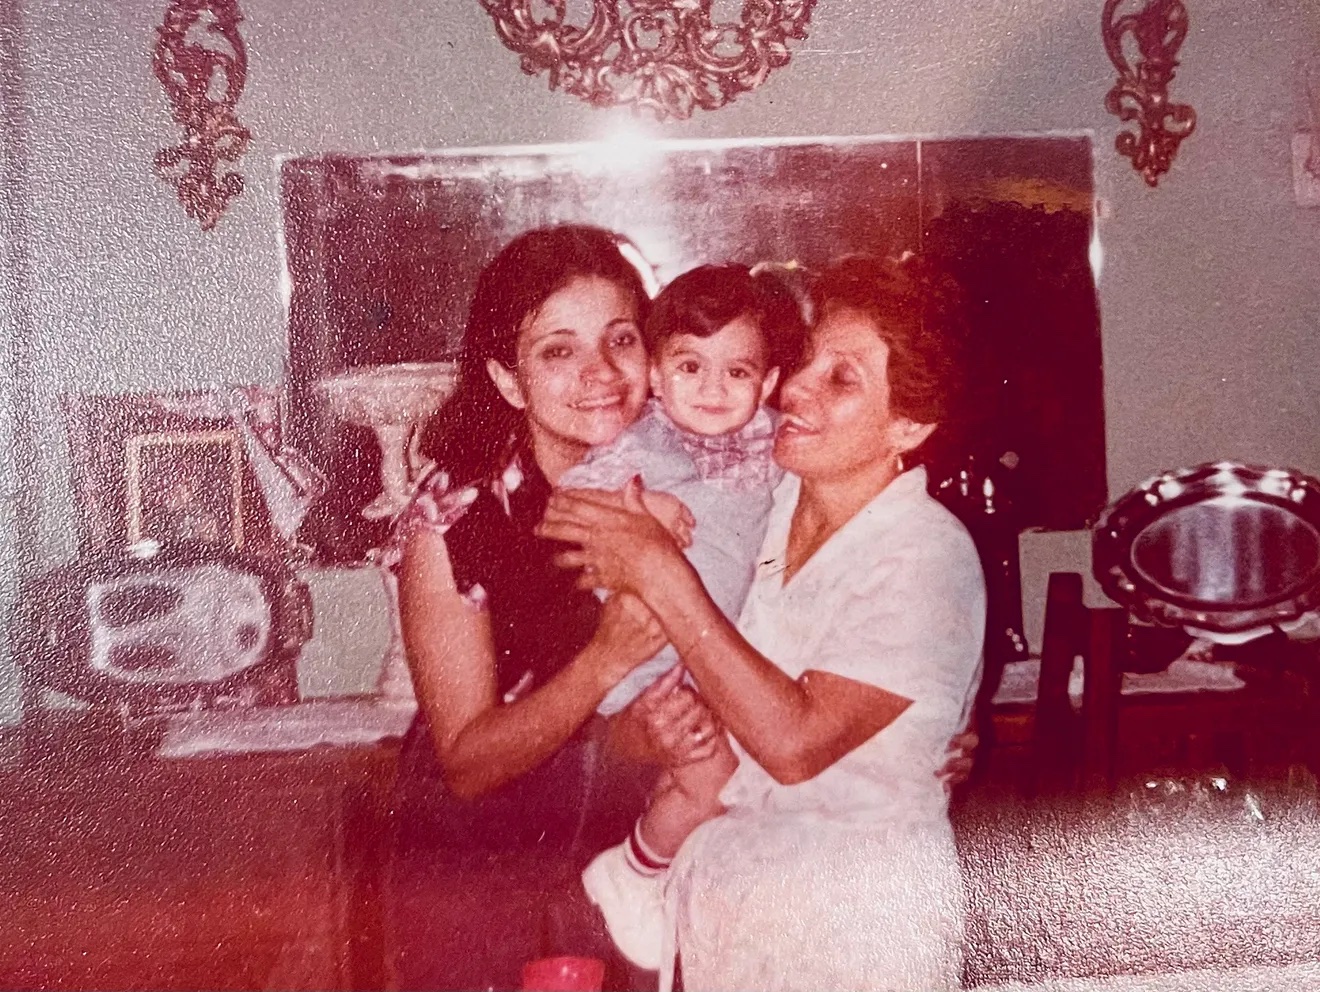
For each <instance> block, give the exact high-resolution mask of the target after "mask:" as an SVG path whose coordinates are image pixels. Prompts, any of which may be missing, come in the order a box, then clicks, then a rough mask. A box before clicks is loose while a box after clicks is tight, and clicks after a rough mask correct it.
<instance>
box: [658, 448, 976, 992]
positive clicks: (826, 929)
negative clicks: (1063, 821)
mask: <svg viewBox="0 0 1320 992" xmlns="http://www.w3.org/2000/svg"><path fill="white" fill-rule="evenodd" d="M799 493H800V482H799V481H798V479H796V478H794V477H792V476H789V477H787V478H786V479H785V480H784V481H783V482H782V483H781V484H780V486H779V487H778V489H777V490H776V492H775V507H774V510H773V512H772V513H771V517H770V525H769V531H768V533H767V536H766V540H765V544H764V545H763V553H762V555H761V557H760V559H759V562H760V565H759V569H758V574H757V576H756V580H755V582H754V584H753V586H752V591H751V594H750V596H749V597H748V600H747V604H746V606H745V607H744V609H743V612H742V618H741V621H740V623H739V626H740V628H741V630H742V633H743V635H744V636H745V637H746V638H747V639H748V640H749V641H750V642H751V643H752V644H753V645H754V646H755V647H756V648H757V649H758V650H759V651H760V652H761V653H762V654H764V655H765V657H766V658H768V659H769V660H770V661H772V662H773V663H774V664H776V665H778V666H779V667H780V668H781V669H783V670H784V672H786V673H787V674H788V675H790V676H793V677H794V678H796V677H798V676H800V675H801V674H802V673H803V672H806V671H821V672H832V673H834V674H836V675H841V676H845V677H847V678H850V679H855V680H857V681H859V682H865V683H868V684H870V685H875V686H878V687H880V688H882V689H886V690H888V691H889V692H893V693H897V694H898V695H900V696H905V697H906V698H908V699H910V700H912V705H910V706H909V707H908V708H907V709H906V710H904V711H903V713H902V715H900V716H899V717H898V719H897V720H895V721H894V722H893V723H891V724H890V725H889V726H887V727H885V728H884V729H883V730H881V731H880V732H879V733H877V734H876V735H875V736H874V737H872V738H871V739H870V740H869V741H867V742H865V743H864V744H862V745H861V746H859V747H857V748H856V749H854V750H853V751H851V752H850V753H848V754H846V755H844V756H843V757H842V758H840V759H839V760H838V761H837V762H835V763H834V764H833V765H831V766H830V767H829V768H826V769H825V770H824V771H822V772H821V773H820V774H819V775H817V776H816V777H814V778H812V779H810V780H808V781H806V782H802V783H800V784H798V785H780V784H779V783H777V782H776V781H775V780H774V779H773V778H771V776H770V775H769V774H768V773H767V772H766V771H765V769H763V768H761V766H759V765H758V764H757V763H756V762H755V761H753V760H752V758H751V757H750V756H749V755H748V754H747V753H746V751H744V750H743V749H742V748H741V747H740V746H738V745H737V744H736V742H735V745H734V746H735V750H736V751H737V753H738V756H739V758H740V760H741V763H740V764H739V766H738V769H737V771H736V772H735V773H734V775H733V777H732V778H731V779H730V780H729V782H728V783H727V785H726V786H725V788H724V792H723V793H722V796H721V798H722V799H723V800H724V802H725V803H726V805H727V806H728V807H729V810H728V812H727V813H726V814H725V815H723V816H720V817H717V818H716V819H714V820H711V821H709V822H707V823H705V824H703V825H702V826H701V827H700V828H698V829H697V830H696V831H695V832H694V833H693V834H692V836H691V837H689V838H688V840H687V842H686V843H685V844H684V845H683V848H682V849H681V850H680V851H679V853H678V856H677V857H676V858H675V860H674V864H673V868H672V869H671V871H670V873H669V879H668V885H667V889H666V909H667V914H668V921H667V922H668V938H669V940H671V941H673V942H674V944H673V946H674V947H676V949H677V950H678V951H679V953H680V954H681V956H682V962H683V979H684V986H685V987H686V988H689V989H691V990H693V992H724V990H728V992H732V990H735V989H760V990H762V992H806V990H812V992H830V990H834V992H845V990H846V992H933V990H952V989H957V988H958V987H959V975H960V968H961V959H962V917H963V912H964V905H965V901H964V895H963V885H962V878H961V873H960V870H959V865H958V853H957V849H956V847H955V845H954V840H953V832H952V828H951V827H950V825H949V820H948V815H947V802H948V801H947V798H946V796H945V793H944V788H943V786H942V785H941V783H940V782H939V781H938V779H937V777H936V773H937V771H938V769H939V768H940V766H941V765H942V764H943V762H944V761H945V754H946V750H947V748H948V744H949V739H950V738H951V737H952V736H953V735H954V734H955V733H956V732H958V731H959V730H960V729H961V728H962V726H963V725H964V723H965V721H966V717H967V715H968V712H969V710H970V707H971V704H972V702H973V700H974V698H975V693H976V686H977V682H978V679H979V675H980V669H981V647H982V641H983V635H984V625H985V580H984V577H983V575H982V571H981V563H980V559H979V557H978V555H977V553H976V548H975V547H974V545H973V544H972V540H971V537H970V536H969V535H968V533H967V531H966V530H965V529H964V528H963V526H962V525H961V524H960V523H959V522H958V521H957V519H956V518H955V517H954V516H953V515H952V514H951V513H949V512H948V511H947V510H946V509H944V507H942V506H941V505H940V504H939V503H937V502H936V501H935V500H934V499H932V498H931V497H930V496H929V495H927V493H926V473H925V471H924V470H920V469H918V470H914V471H911V472H907V473H905V474H904V475H901V476H899V477H898V478H897V479H895V480H894V481H893V482H892V483H890V485H889V486H888V487H887V488H886V489H885V490H884V491H883V492H881V493H880V494H879V495H878V496H876V497H875V499H874V500H872V501H871V502H870V503H869V504H868V505H867V506H866V508H865V509H863V510H862V511H861V512H860V513H859V514H858V515H857V516H856V517H854V518H853V519H852V520H851V521H849V522H848V523H847V524H846V525H845V526H844V527H843V528H841V529H840V530H839V531H838V532H837V533H835V534H834V535H833V536H832V537H830V539H829V540H828V541H826V543H825V544H824V546H822V547H821V548H820V550H818V551H817V552H816V554H815V555H813V556H812V557H811V558H810V559H809V560H808V561H807V562H806V563H805V564H804V565H803V566H802V568H801V569H800V570H799V571H798V572H797V573H796V574H795V575H794V576H793V578H792V579H791V580H790V581H789V582H788V583H787V585H785V584H784V582H783V570H784V553H785V550H786V548H787V545H788V528H789V524H790V523H791V521H792V517H793V511H794V509H795V508H796V507H797V502H798V496H799ZM665 960H667V961H671V960H673V956H672V955H666V956H665ZM671 980H672V973H671V972H670V970H669V969H666V970H665V972H664V973H663V974H662V976H661V988H662V989H666V988H670V987H671V984H670V982H671Z"/></svg>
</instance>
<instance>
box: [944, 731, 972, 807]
mask: <svg viewBox="0 0 1320 992" xmlns="http://www.w3.org/2000/svg"><path fill="white" fill-rule="evenodd" d="M980 743H981V738H980V736H979V735H978V734H977V733H976V731H975V730H973V729H972V728H971V727H964V728H963V729H962V731H961V732H960V733H959V734H957V735H956V736H955V737H954V738H953V740H951V741H949V749H948V750H947V751H945V753H944V755H945V756H944V765H943V766H942V767H941V768H940V770H939V771H938V772H937V773H936V775H937V777H938V778H939V780H940V781H941V782H943V783H944V789H945V791H946V792H952V791H953V790H954V789H956V788H957V787H958V786H960V785H962V784H963V783H964V782H966V781H967V780H968V779H969V778H970V777H971V775H972V768H973V766H974V765H975V764H976V749H977V747H978V746H979V745H980Z"/></svg>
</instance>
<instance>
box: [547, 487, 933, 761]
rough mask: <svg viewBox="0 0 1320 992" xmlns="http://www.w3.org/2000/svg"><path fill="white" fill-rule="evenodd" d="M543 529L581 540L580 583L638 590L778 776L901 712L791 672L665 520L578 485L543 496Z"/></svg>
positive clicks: (876, 695)
mask: <svg viewBox="0 0 1320 992" xmlns="http://www.w3.org/2000/svg"><path fill="white" fill-rule="evenodd" d="M541 532H542V533H543V534H544V535H545V536H547V537H553V538H555V539H558V540H562V541H566V542H569V543H573V544H578V545H580V546H581V551H572V552H566V553H565V554H563V555H561V556H560V561H561V563H562V564H564V565H566V566H581V565H586V566H588V567H589V568H590V569H591V572H590V575H589V576H584V581H585V582H589V583H597V584H600V585H603V586H606V587H608V588H614V589H628V590H632V591H635V592H636V593H637V594H638V595H640V596H642V597H643V598H644V599H645V600H646V603H647V605H648V606H649V607H650V608H651V610H652V611H653V612H654V613H655V615H656V617H657V618H658V619H659V621H660V624H661V626H662V627H663V628H664V631H665V634H666V636H667V637H668V639H669V640H670V642H671V643H672V644H673V645H674V646H675V648H676V649H677V650H678V653H679V654H680V656H681V657H682V658H683V662H684V664H685V665H686V666H687V668H688V670H689V671H691V672H692V674H693V676H694V677H695V678H696V680H697V684H698V685H699V686H700V688H701V693H702V696H703V698H704V699H705V701H706V703H707V704H708V705H709V706H710V708H711V709H712V710H713V711H714V713H715V715H716V716H718V717H719V719H720V720H721V721H722V722H723V724H724V725H725V726H726V727H727V728H728V730H729V731H730V732H731V733H732V734H733V735H734V737H736V738H737V739H738V741H739V743H741V744H742V745H743V747H744V748H746V749H747V752H748V753H749V754H750V755H751V756H752V757H753V758H754V759H755V760H756V761H757V762H758V763H759V764H760V765H761V766H762V767H764V768H765V769H766V771H767V772H769V773H770V774H771V775H772V776H774V777H775V778H776V779H777V780H779V781H781V782H785V783H792V782H802V781H805V780H807V779H809V778H812V777H814V776H815V775H817V774H819V773H820V772H821V771H823V770H824V769H825V768H828V767H829V766H830V765H831V764H833V763H834V762H835V761H837V760H838V759H839V758H841V757H842V756H843V755H845V754H847V753H848V752H849V751H851V750H852V749H853V748H855V747H857V746H858V745H860V744H862V743H864V742H865V741H866V740H868V739H869V738H871V737H872V736H874V735H875V734H876V733H878V732H879V731H881V730H883V729H884V728H885V727H887V726H888V725H889V724H890V723H892V722H893V721H894V720H896V719H898V717H899V716H901V715H902V713H903V711H904V710H906V709H907V707H908V706H909V705H911V702H912V700H911V699H909V698H907V697H904V696H899V695H896V694H894V693H892V692H888V691H886V690H884V689H880V688H877V687H876V686H873V685H869V684H867V683H865V682H860V681H857V680H855V679H852V678H846V677H843V676H840V675H837V674H833V673H829V672H823V671H808V672H806V673H805V674H803V676H802V677H801V678H798V679H794V678H790V677H789V676H788V675H786V674H784V672H783V671H781V670H780V669H779V668H778V667H777V666H776V665H774V664H773V663H772V662H771V661H769V660H768V659H767V658H765V657H764V656H763V655H762V654H761V653H760V652H759V651H757V650H756V649H755V648H754V647H752V646H751V645H750V644H749V643H748V642H747V641H746V640H745V639H744V638H743V637H742V635H741V634H739V633H738V631H737V629H736V628H735V627H734V625H733V624H732V623H730V622H729V621H728V620H727V619H726V618H725V617H724V615H723V613H721V612H720V610H719V608H718V607H717V606H716V605H715V603H714V602H713V601H712V600H711V599H710V597H709V595H707V593H706V590H705V587H704V586H703V585H702V582H701V579H700V577H699V576H698V575H697V573H696V571H695V570H694V569H693V568H692V566H691V564H690V563H689V562H688V561H687V559H686V558H685V557H684V556H683V555H682V553H681V552H680V551H679V550H678V548H677V547H676V545H675V544H674V542H673V541H672V539H670V538H669V537H668V535H667V534H666V533H665V531H664V529H663V527H662V526H661V525H660V524H659V523H658V522H657V521H655V520H654V518H652V517H651V516H650V515H649V514H647V513H645V512H640V505H633V506H632V507H631V508H626V507H620V506H619V505H618V503H617V502H616V501H610V500H606V499H603V498H600V497H597V496H596V495H595V494H592V493H586V492H578V493H573V494H567V493H565V494H560V495H558V496H556V497H555V498H554V499H553V500H552V501H551V507H550V510H549V512H548V513H547V514H546V519H545V523H544V524H543V526H542V529H541Z"/></svg>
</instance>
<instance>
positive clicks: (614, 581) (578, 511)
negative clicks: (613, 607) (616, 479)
mask: <svg viewBox="0 0 1320 992" xmlns="http://www.w3.org/2000/svg"><path fill="white" fill-rule="evenodd" d="M537 534H538V535H539V536H541V537H546V538H550V539H552V540H556V541H563V542H564V543H565V544H575V545H578V547H577V549H576V550H573V551H565V552H563V553H562V554H560V555H557V556H556V558H555V562H556V563H557V564H558V565H560V566H561V567H563V568H581V569H582V576H581V578H580V579H579V580H578V585H579V586H580V587H581V588H584V589H611V590H627V591H629V592H634V593H638V594H640V592H641V589H642V587H643V586H644V585H645V584H646V582H647V581H648V580H652V581H654V578H655V575H656V573H657V571H658V569H660V568H661V567H662V566H663V565H664V564H666V563H669V562H672V561H679V562H684V561H685V559H683V556H682V552H681V551H680V550H679V547H678V544H677V543H676V542H675V540H674V537H673V535H671V534H670V532H669V531H668V530H667V529H666V528H665V525H664V524H663V523H661V522H660V521H659V520H657V519H656V518H655V517H654V516H653V515H652V514H651V513H650V512H648V510H647V508H646V503H645V501H644V499H643V496H642V488H641V484H640V483H639V481H638V480H637V479H632V480H630V481H629V482H628V484H627V485H626V486H624V488H623V494H622V505H620V501H619V498H618V497H617V496H616V495H615V494H613V493H601V492H598V491H595V490H590V489H580V490H563V491H561V492H558V493H555V495H554V496H552V497H551V498H550V505H549V508H548V509H547V510H546V512H545V519H543V520H542V521H541V526H540V527H539V528H537Z"/></svg>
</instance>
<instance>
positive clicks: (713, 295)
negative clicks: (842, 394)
mask: <svg viewBox="0 0 1320 992" xmlns="http://www.w3.org/2000/svg"><path fill="white" fill-rule="evenodd" d="M743 316H751V317H753V318H754V319H755V320H756V322H757V324H758V325H759V327H760V329H761V336H762V339H763V340H764V341H765V358H766V368H767V369H771V368H776V367H778V368H779V369H780V370H781V377H782V376H786V375H787V374H788V373H789V372H791V371H792V370H793V369H794V368H795V367H796V366H797V362H798V359H799V357H800V355H801V353H802V346H803V342H804V340H805V338H806V323H805V321H804V320H803V318H802V309H801V307H800V306H799V304H798V300H797V298H796V297H795V296H794V295H793V293H792V291H791V290H790V289H789V288H788V287H787V286H786V285H785V284H784V283H783V282H781V281H780V280H779V279H778V278H777V277H776V276H775V275H773V274H772V273H770V272H764V271H756V270H753V269H749V268H748V267H747V266H745V265H701V266H698V267H697V268H695V269H692V270H690V271H688V272H684V273H683V274H682V275H681V276H678V277H677V278H675V279H674V280H673V281H672V282H670V283H669V285H667V286H666V287H665V288H664V289H662V290H661V291H660V294H659V295H658V296H656V298H655V300H654V301H653V302H652V304H651V315H650V317H648V318H647V320H646V321H645V323H644V324H643V325H642V338H643V340H645V342H646V350H647V352H648V353H649V354H650V355H651V356H652V357H654V356H655V355H656V354H657V349H658V348H659V347H660V345H661V344H663V343H664V341H665V340H666V339H667V338H671V337H673V336H674V335H675V334H692V335H695V336H696V337H699V338H708V337H710V336H711V335H712V334H714V333H715V332H717V331H718V330H719V329H720V328H722V327H724V326H725V325H727V324H729V323H731V322H733V321H735V320H737V319H738V318H739V317H743Z"/></svg>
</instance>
